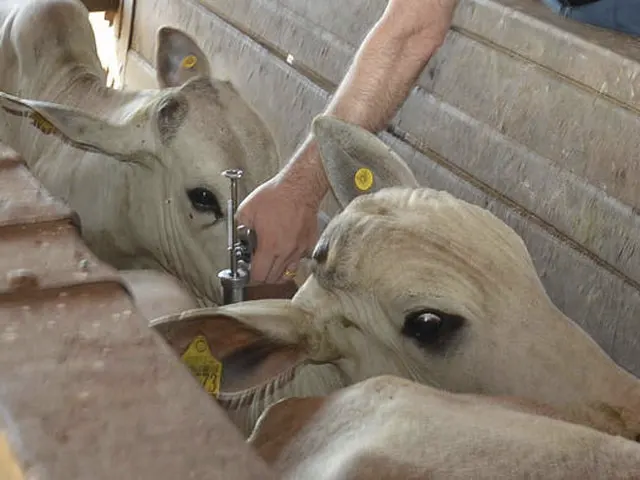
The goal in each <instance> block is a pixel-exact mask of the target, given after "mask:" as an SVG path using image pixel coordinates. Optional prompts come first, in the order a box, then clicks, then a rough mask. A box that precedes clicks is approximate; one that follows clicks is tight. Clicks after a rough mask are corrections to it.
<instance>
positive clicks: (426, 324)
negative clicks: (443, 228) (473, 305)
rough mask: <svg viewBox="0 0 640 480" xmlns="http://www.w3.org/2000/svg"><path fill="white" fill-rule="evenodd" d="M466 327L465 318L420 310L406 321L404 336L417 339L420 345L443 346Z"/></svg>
mask: <svg viewBox="0 0 640 480" xmlns="http://www.w3.org/2000/svg"><path fill="white" fill-rule="evenodd" d="M462 325H464V318H463V317H460V316H459V315H451V314H448V313H444V312H441V311H439V310H433V309H429V310H419V311H416V312H412V313H409V314H408V315H407V316H406V317H405V319H404V325H403V326H402V334H403V335H404V336H405V337H409V338H413V339H415V340H416V341H417V342H418V343H419V344H420V345H424V346H437V345H442V344H443V343H444V342H445V341H446V340H447V339H448V338H449V337H450V336H451V335H452V334H453V333H454V332H455V331H456V330H458V329H459V328H460V327H461V326H462Z"/></svg>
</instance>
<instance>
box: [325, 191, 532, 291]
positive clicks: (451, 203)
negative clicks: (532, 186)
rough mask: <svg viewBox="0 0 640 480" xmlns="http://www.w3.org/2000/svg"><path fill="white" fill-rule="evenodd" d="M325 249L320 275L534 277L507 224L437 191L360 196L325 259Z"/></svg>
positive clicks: (328, 238) (338, 224) (328, 239)
mask: <svg viewBox="0 0 640 480" xmlns="http://www.w3.org/2000/svg"><path fill="white" fill-rule="evenodd" d="M323 250H324V253H325V254H326V258H325V262H324V263H325V264H324V265H323V266H321V267H320V270H322V269H323V268H324V269H326V270H333V271H334V272H336V273H338V276H339V277H344V276H349V277H350V278H352V279H354V280H356V279H359V280H363V279H365V278H369V279H376V280H380V278H381V277H386V276H388V275H390V274H392V273H393V272H395V273H398V274H399V273H401V272H402V273H403V274H404V275H407V274H410V273H411V272H412V271H415V272H416V274H419V275H423V274H428V273H434V272H438V271H440V270H442V271H443V272H455V271H459V272H465V273H468V274H480V275H481V276H485V275H489V274H490V273H491V271H495V270H496V269H498V270H500V272H495V273H505V270H506V271H511V272H513V271H515V272H516V273H523V272H524V273H526V274H527V275H530V274H531V273H532V272H533V269H532V264H531V260H530V257H529V254H528V252H527V250H526V247H525V246H524V243H523V242H522V240H521V239H520V237H519V236H518V235H517V234H516V233H515V232H514V231H513V230H512V229H511V228H510V227H508V226H507V225H506V224H504V222H502V221H501V220H499V219H498V218H497V217H495V216H494V215H492V214H491V213H490V212H488V211H487V210H485V209H482V208H480V207H477V206H475V205H472V204H469V203H467V202H464V201H461V200H459V199H456V198H455V197H453V196H451V195H450V194H448V193H446V192H438V191H434V190H430V189H418V190H412V189H404V188H389V189H385V190H382V191H380V192H378V193H376V194H373V195H367V196H362V197H359V198H356V199H355V200H354V201H353V202H352V203H351V204H350V205H349V206H348V207H347V208H346V209H345V210H344V211H343V212H342V213H341V214H340V215H339V216H338V217H337V218H336V219H334V221H333V222H332V223H331V224H330V225H329V227H328V228H327V230H326V231H325V232H324V234H323V236H322V237H321V239H320V241H319V242H318V250H317V253H318V252H322V251H323ZM425 266H429V269H425ZM418 272H419V273H418ZM474 272H475V273H474Z"/></svg>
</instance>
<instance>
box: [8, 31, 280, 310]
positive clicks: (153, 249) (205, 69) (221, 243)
mask: <svg viewBox="0 0 640 480" xmlns="http://www.w3.org/2000/svg"><path fill="white" fill-rule="evenodd" d="M157 40H158V46H157V52H156V55H157V58H156V67H157V80H158V83H159V86H160V87H161V88H160V89H157V90H146V91H138V92H115V91H110V92H107V94H105V93H104V90H103V91H102V92H100V94H99V95H100V97H101V98H100V100H101V101H103V102H106V103H105V106H104V107H102V108H101V110H102V111H103V112H104V114H105V117H103V118H98V117H97V116H93V115H90V114H88V113H85V112H83V111H80V110H79V109H76V108H72V107H69V106H65V105H60V104H53V103H48V102H39V101H30V100H25V99H20V98H16V97H12V96H10V95H7V94H2V96H1V98H0V105H2V106H3V107H4V108H5V110H8V111H10V112H13V113H17V114H20V115H24V116H29V117H31V119H32V122H33V124H34V125H36V126H37V127H38V128H39V129H40V130H41V131H43V132H44V133H54V134H56V135H57V136H59V137H60V138H62V140H63V141H65V142H66V143H68V144H71V145H73V146H75V147H77V148H80V149H84V150H87V151H90V152H95V153H99V154H104V155H107V156H108V157H110V158H111V160H112V161H113V160H115V161H114V168H115V169H121V170H122V171H123V172H124V178H125V181H124V182H123V184H124V185H125V188H126V190H127V191H126V193H125V194H124V195H123V196H122V205H119V206H118V208H117V209H116V211H117V212H118V213H119V214H120V215H121V217H122V218H121V219H120V220H119V222H120V224H124V223H127V228H124V229H122V228H121V230H124V231H126V232H127V235H129V238H128V242H129V244H128V245H125V246H124V247H123V249H124V250H125V252H124V253H125V254H127V255H129V258H135V260H134V263H126V264H123V265H116V266H117V267H120V268H149V267H150V268H157V269H160V270H164V271H168V272H170V273H172V274H174V275H176V276H177V277H178V278H180V279H181V280H183V281H184V282H185V283H186V284H187V286H188V287H189V288H190V290H191V292H192V293H194V294H195V296H196V297H197V298H198V299H199V300H200V301H201V302H202V303H210V302H211V301H213V302H216V303H217V302H219V300H220V294H219V282H218V279H217V277H216V274H217V272H218V271H219V270H221V269H222V268H226V267H227V259H228V253H227V236H226V226H225V217H226V214H227V212H226V204H227V200H228V198H229V195H228V191H229V185H228V180H227V179H225V178H224V177H223V176H222V175H221V172H222V171H223V170H225V169H228V168H241V169H243V170H244V171H245V175H244V176H243V178H242V180H241V181H240V183H239V194H240V195H241V196H244V195H246V194H247V193H248V192H249V191H251V190H253V189H254V188H255V187H256V186H257V185H259V184H260V183H262V182H263V181H264V180H266V179H267V178H269V177H270V176H271V175H273V174H275V173H276V172H277V169H278V165H279V163H278V162H279V156H278V151H277V148H276V144H275V141H274V138H273V136H272V134H271V132H270V131H269V129H268V128H267V126H266V124H265V122H264V121H263V120H262V119H261V118H260V116H259V115H258V113H257V112H256V111H254V109H253V108H252V107H251V106H250V105H249V104H248V103H247V102H246V101H245V100H244V99H243V98H242V97H241V95H240V94H239V93H238V91H237V90H236V89H235V88H234V86H233V85H232V84H231V83H230V82H229V81H224V80H220V79H216V78H214V77H212V76H211V72H210V64H209V61H208V59H207V56H206V55H205V54H204V52H203V51H202V50H201V49H200V48H199V47H198V46H197V45H196V43H195V42H194V41H193V40H192V39H191V38H190V37H189V36H187V35H186V34H184V33H183V32H181V31H179V30H176V29H174V28H170V27H163V28H161V29H160V30H159V32H158V37H157ZM103 158H104V157H103ZM84 160H85V161H87V162H91V161H94V160H95V158H90V157H89V156H87V157H85V159H84ZM107 161H108V159H107ZM105 188H106V187H105ZM113 193H114V194H115V193H116V192H113ZM96 194H99V192H96ZM78 210H80V211H81V210H82V209H81V208H78ZM83 223H84V219H83ZM121 243H124V241H121Z"/></svg>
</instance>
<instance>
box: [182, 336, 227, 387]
mask: <svg viewBox="0 0 640 480" xmlns="http://www.w3.org/2000/svg"><path fill="white" fill-rule="evenodd" d="M181 358H182V361H183V362H184V364H185V365H186V366H187V367H189V370H191V373H192V374H193V375H194V376H195V377H196V378H197V379H198V380H200V385H201V386H202V388H204V390H205V391H206V392H207V393H208V394H209V395H213V396H214V397H217V396H218V393H219V392H220V379H221V378H222V363H221V362H220V361H218V360H216V359H215V358H214V357H213V355H212V354H211V350H209V344H208V343H207V339H206V338H205V337H204V336H203V335H198V336H197V337H195V338H194V339H193V340H192V341H191V343H190V344H189V346H188V347H187V349H186V350H185V352H184V353H183V354H182V357H181Z"/></svg>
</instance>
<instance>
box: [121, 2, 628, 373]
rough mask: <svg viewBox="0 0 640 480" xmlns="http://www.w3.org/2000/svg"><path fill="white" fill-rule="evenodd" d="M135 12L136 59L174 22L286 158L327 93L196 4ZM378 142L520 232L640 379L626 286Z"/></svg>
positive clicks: (570, 301)
mask: <svg viewBox="0 0 640 480" xmlns="http://www.w3.org/2000/svg"><path fill="white" fill-rule="evenodd" d="M138 13H139V15H140V16H139V18H143V19H144V22H142V21H136V22H135V25H134V39H135V43H134V45H136V46H137V48H139V50H138V52H139V53H140V54H141V56H142V58H144V59H145V60H146V61H147V62H149V63H151V64H153V61H154V56H153V53H152V52H153V48H154V42H153V41H151V40H150V39H152V38H153V35H154V32H155V31H156V30H157V28H158V27H159V26H160V25H164V24H168V25H173V26H175V27H178V28H181V29H184V30H185V31H187V32H188V33H189V34H191V35H193V36H194V38H196V39H197V41H198V42H199V43H200V45H203V47H204V49H205V51H206V52H207V53H208V55H209V56H210V59H211V61H212V63H213V64H214V65H216V66H217V67H218V72H220V73H221V74H223V75H224V76H228V77H229V78H230V79H232V80H233V81H234V82H235V83H236V85H237V86H238V88H239V90H240V91H241V93H242V94H243V95H244V96H245V97H246V98H247V99H248V100H249V101H250V102H252V103H253V104H254V105H255V107H256V108H257V109H258V111H260V112H261V114H262V115H263V116H264V117H265V118H266V119H267V121H268V122H269V124H270V125H271V127H272V128H273V130H274V132H275V134H276V136H277V138H278V139H280V141H281V143H282V145H283V152H284V154H285V155H288V154H290V153H291V152H292V151H293V149H294V148H295V147H296V145H297V144H298V142H299V141H300V140H302V138H303V136H304V135H305V134H306V132H307V128H308V125H309V124H310V121H311V119H312V118H313V116H314V115H316V114H317V113H319V112H320V111H321V110H322V108H323V107H324V105H325V103H326V101H327V99H328V96H329V94H328V92H326V91H325V90H323V89H321V88H319V87H318V86H317V85H315V84H313V83H312V82H310V81H309V79H308V78H306V77H305V76H303V75H302V74H300V73H299V72H297V71H295V70H294V69H293V68H291V67H290V66H288V65H287V64H286V63H285V62H283V61H281V60H279V59H278V58H276V57H274V56H273V55H272V54H270V53H269V51H268V50H267V49H265V48H264V47H262V46H260V45H258V44H257V43H255V42H253V41H250V40H249V39H247V37H246V36H244V35H242V34H241V33H240V32H238V31H237V30H236V29H234V28H232V27H230V26H229V25H227V24H226V23H225V22H223V21H221V20H220V19H219V18H218V17H216V16H215V15H211V14H207V11H206V10H205V9H204V8H203V7H202V6H201V5H198V4H197V3H195V2H192V1H188V0H138ZM131 58H138V57H131ZM238 59H241V61H239V60H238ZM383 138H384V139H385V140H386V141H387V142H388V143H390V144H391V145H392V146H393V147H394V148H396V149H397V151H398V152H399V153H401V155H403V157H404V158H405V159H406V160H407V161H408V163H409V164H410V166H411V167H412V169H413V170H414V171H415V172H416V175H417V176H418V178H419V180H420V181H421V182H422V183H423V184H425V185H428V186H430V187H433V188H437V189H446V190H448V191H451V192H452V193H454V194H455V195H457V196H459V197H460V198H462V199H465V200H467V201H471V202H473V203H476V204H479V205H482V206H485V207H487V208H489V210H491V211H492V212H494V213H495V214H496V215H498V216H499V217H500V218H502V219H503V220H504V221H506V222H507V223H508V224H509V225H511V226H512V227H513V228H514V229H515V230H516V231H517V232H518V233H519V234H520V235H522V237H523V238H524V240H525V243H526V244H527V246H528V248H529V250H530V252H531V254H532V257H533V259H534V263H535V265H536V268H537V269H538V272H539V274H540V276H541V278H542V281H543V283H544V284H545V286H546V288H547V289H548V291H549V295H550V297H551V298H552V300H553V301H554V303H555V304H556V305H558V307H559V308H560V309H562V310H563V311H564V312H565V313H566V314H567V315H569V316H571V317H572V318H574V319H575V320H576V321H577V322H578V323H579V324H580V325H582V326H583V328H585V330H586V331H587V332H589V333H590V334H591V335H592V336H593V337H594V338H595V339H596V341H598V342H599V343H600V344H601V345H602V346H603V348H605V349H606V350H607V351H608V352H609V353H610V354H611V355H612V356H613V358H614V359H615V360H616V361H618V362H619V363H620V364H621V365H623V366H625V367H626V368H628V369H630V370H631V371H633V372H635V373H636V374H640V357H639V356H638V355H637V335H636V333H635V331H636V330H637V327H636V318H638V316H639V315H640V292H639V291H638V289H637V288H636V287H635V286H634V285H633V284H631V283H629V282H628V281H626V280H625V279H624V278H623V277H621V276H620V275H616V274H615V273H612V272H611V271H609V270H607V269H604V268H602V267H601V266H599V265H598V264H597V262H595V261H594V259H592V258H590V257H588V256H586V255H583V254H581V253H580V252H579V251H576V250H575V249H574V248H573V247H572V245H571V244H569V243H567V242H566V241H564V240H563V238H562V237H561V236H558V235H556V234H555V233H554V232H553V231H550V230H549V229H548V226H547V225H545V224H544V222H541V221H539V220H538V219H537V218H535V217H531V216H530V215H529V214H528V213H527V212H526V211H523V210H522V209H519V208H514V206H513V205H512V204H510V203H509V202H505V201H504V199H503V198H502V197H501V196H499V195H496V194H495V192H493V191H491V190H486V189H481V188H478V186H477V185H476V184H475V183H474V181H473V178H467V177H460V176H459V175H457V174H456V173H457V171H455V170H454V169H451V168H450V165H449V164H448V163H446V162H442V161H441V159H439V158H438V157H437V156H435V155H434V156H431V157H428V156H426V155H424V154H422V153H420V152H418V151H417V150H416V149H414V148H412V147H411V146H410V145H408V144H407V143H405V142H400V141H398V140H397V139H396V140H394V139H391V138H390V137H389V136H388V135H384V136H383Z"/></svg>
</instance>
